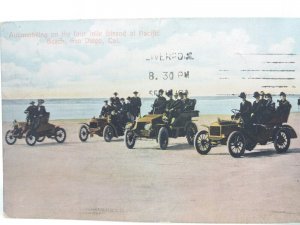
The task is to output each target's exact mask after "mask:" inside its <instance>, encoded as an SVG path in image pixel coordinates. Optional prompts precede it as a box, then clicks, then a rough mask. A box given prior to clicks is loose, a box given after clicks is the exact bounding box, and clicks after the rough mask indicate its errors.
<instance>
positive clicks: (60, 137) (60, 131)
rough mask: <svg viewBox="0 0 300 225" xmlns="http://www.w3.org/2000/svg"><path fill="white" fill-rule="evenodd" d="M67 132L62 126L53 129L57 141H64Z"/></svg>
mask: <svg viewBox="0 0 300 225" xmlns="http://www.w3.org/2000/svg"><path fill="white" fill-rule="evenodd" d="M66 137H67V134H66V131H65V129H64V128H61V127H59V128H56V129H55V137H54V138H55V140H56V141H57V143H64V141H65V140H66Z"/></svg>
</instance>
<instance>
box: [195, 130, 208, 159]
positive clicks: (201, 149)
mask: <svg viewBox="0 0 300 225" xmlns="http://www.w3.org/2000/svg"><path fill="white" fill-rule="evenodd" d="M194 147H195V148H196V150H197V152H198V153H199V154H201V155H206V154H207V153H209V151H210V149H211V143H210V140H209V137H208V132H207V131H206V130H202V131H199V132H198V133H197V134H196V136H195V140H194Z"/></svg>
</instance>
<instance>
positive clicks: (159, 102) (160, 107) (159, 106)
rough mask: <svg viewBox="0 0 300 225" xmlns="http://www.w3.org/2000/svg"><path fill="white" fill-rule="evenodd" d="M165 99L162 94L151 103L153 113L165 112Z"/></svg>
mask: <svg viewBox="0 0 300 225" xmlns="http://www.w3.org/2000/svg"><path fill="white" fill-rule="evenodd" d="M166 104H167V100H166V98H165V97H163V96H158V97H157V98H156V99H155V101H154V104H153V113H154V114H162V113H164V112H165V109H166Z"/></svg>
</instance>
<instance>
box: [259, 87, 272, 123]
mask: <svg viewBox="0 0 300 225" xmlns="http://www.w3.org/2000/svg"><path fill="white" fill-rule="evenodd" d="M265 96H266V104H265V108H264V111H263V115H262V120H263V122H264V123H267V122H269V121H270V120H272V118H273V115H274V112H275V103H274V102H273V100H272V95H271V94H270V93H267V94H266V95H265Z"/></svg>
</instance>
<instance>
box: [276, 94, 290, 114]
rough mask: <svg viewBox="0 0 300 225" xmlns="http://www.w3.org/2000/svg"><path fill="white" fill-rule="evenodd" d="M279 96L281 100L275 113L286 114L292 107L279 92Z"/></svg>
mask: <svg viewBox="0 0 300 225" xmlns="http://www.w3.org/2000/svg"><path fill="white" fill-rule="evenodd" d="M279 96H280V98H281V99H280V100H278V103H279V106H278V107H277V112H278V113H279V114H283V113H287V112H288V111H289V110H290V108H291V107H292V105H291V104H290V102H289V101H288V100H287V99H286V94H285V93H284V92H280V94H279Z"/></svg>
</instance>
